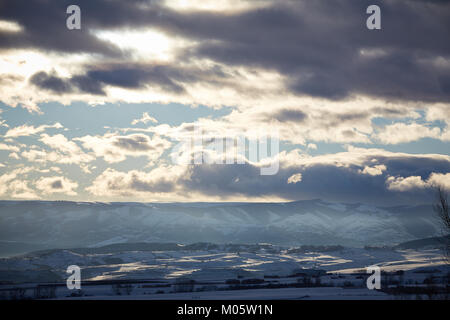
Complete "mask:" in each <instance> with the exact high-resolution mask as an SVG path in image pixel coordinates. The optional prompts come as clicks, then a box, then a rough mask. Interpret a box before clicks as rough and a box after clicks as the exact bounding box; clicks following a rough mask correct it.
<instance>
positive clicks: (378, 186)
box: [88, 148, 450, 205]
mask: <svg viewBox="0 0 450 320" xmlns="http://www.w3.org/2000/svg"><path fill="white" fill-rule="evenodd" d="M278 161H279V165H280V169H279V171H278V173H277V174H276V175H272V176H261V175H260V167H259V166H258V165H256V164H252V163H249V162H248V161H246V162H245V163H243V164H234V165H225V164H222V165H221V164H201V165H187V166H186V165H185V166H183V165H177V166H171V167H170V168H164V167H162V168H158V169H161V170H158V171H150V172H146V171H136V170H132V171H129V172H120V171H116V170H114V169H108V170H106V171H105V172H103V173H102V174H101V175H99V176H98V177H97V178H96V179H95V180H94V182H93V184H92V185H91V186H90V187H89V188H88V190H89V192H91V193H92V194H94V195H96V196H98V197H106V198H111V197H113V198H115V199H117V198H124V199H126V198H127V197H134V196H136V197H140V198H146V199H148V198H151V199H172V201H173V200H174V199H177V200H179V201H182V200H184V199H186V195H189V196H191V197H192V196H193V195H195V198H196V199H197V201H202V200H203V201H207V200H211V199H214V200H216V201H218V200H221V201H227V200H229V201H235V200H236V199H242V201H249V200H253V201H254V200H255V199H266V200H267V199H271V200H272V201H276V200H277V201H279V200H285V201H286V200H301V199H312V198H321V199H326V200H330V201H344V202H367V203H372V204H378V205H380V204H383V205H387V204H400V203H423V202H424V201H429V200H430V199H429V194H428V193H427V192H428V191H427V190H429V188H430V187H431V185H432V183H435V182H437V181H440V182H441V183H442V181H444V180H445V179H446V178H448V174H449V173H448V172H450V157H449V156H443V155H409V154H404V153H393V152H388V151H384V150H381V149H360V148H349V150H348V151H346V152H341V153H337V154H327V155H319V156H310V155H307V154H304V153H301V151H300V150H293V151H291V152H285V151H283V152H281V153H280V154H279V156H278ZM414 173H416V175H414ZM404 176H407V177H409V176H412V177H414V178H410V179H407V180H405V181H404V179H403V178H394V177H404ZM415 176H417V177H419V178H420V177H429V179H428V182H427V185H426V186H425V185H424V186H423V187H421V188H412V187H410V186H416V185H420V180H419V178H415ZM299 182H301V183H299ZM428 183H429V185H428ZM400 191H402V192H401V193H402V194H403V193H404V192H403V191H405V192H407V195H405V197H401V196H400V195H399V192H400ZM269 201H270V200H269Z"/></svg>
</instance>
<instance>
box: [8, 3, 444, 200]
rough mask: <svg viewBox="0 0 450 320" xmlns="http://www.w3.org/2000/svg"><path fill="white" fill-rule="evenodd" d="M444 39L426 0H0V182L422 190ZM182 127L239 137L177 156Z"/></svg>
mask: <svg viewBox="0 0 450 320" xmlns="http://www.w3.org/2000/svg"><path fill="white" fill-rule="evenodd" d="M73 4H75V5H78V6H79V8H80V10H81V29H79V30H77V29H73V30H70V29H68V28H67V26H66V20H67V18H68V17H69V15H70V14H67V13H66V9H67V7H68V6H69V5H73ZM373 4H375V5H378V6H379V7H380V10H381V29H380V30H369V29H368V28H367V27H366V20H367V18H368V17H369V15H368V14H367V13H366V9H367V7H368V6H369V5H373ZM449 39H450V3H449V2H448V1H437V0H436V1H424V0H384V1H363V0H361V1H354V0H336V1H325V0H316V1H306V0H304V1H301V0H299V1H281V0H279V1H267V0H252V1H237V0H214V1H213V0H202V1H200V0H192V1H187V0H165V1H163V0H161V1H146V0H132V1H126V2H125V1H118V0H95V1H92V0H85V1H79V0H70V1H65V0H64V1H63V0H60V1H56V0H55V1H39V0H0V199H2V200H72V201H144V202H154V201H155V202H156V201H162V202H172V201H182V202H185V201H187V202H191V201H192V202H197V201H249V202H279V201H294V200H305V199H318V198H320V199H323V200H327V201H339V202H347V203H350V202H351V203H354V202H362V203H369V204H375V205H380V206H382V205H397V204H398V205H400V204H414V203H428V202H429V201H430V199H431V197H432V195H433V192H434V190H435V188H436V187H437V186H440V187H442V188H444V189H447V190H450V41H449ZM195 128H201V132H202V133H203V134H205V135H206V136H207V137H208V139H215V140H214V141H219V140H220V141H226V140H223V139H224V138H228V139H234V138H235V137H240V136H244V137H248V139H249V140H248V141H247V145H246V146H247V147H248V148H247V149H245V150H246V151H247V153H244V154H243V155H242V158H241V159H240V160H241V161H240V162H239V163H232V164H221V163H210V162H207V163H194V162H188V163H179V162H176V161H174V160H173V155H174V154H175V153H176V152H177V151H176V150H177V149H176V147H177V146H179V145H180V142H181V141H188V140H189V139H192V138H193V137H196V134H198V131H196V129H195ZM274 133H276V134H277V137H278V139H279V150H278V152H275V153H272V154H270V155H269V156H268V157H266V158H265V159H259V160H261V161H254V159H251V158H250V156H249V153H248V151H249V148H250V147H249V145H250V144H249V143H250V142H249V141H250V140H251V139H254V140H255V139H256V140H258V139H259V137H260V136H264V135H266V134H267V135H270V134H274ZM208 141H209V140H208ZM211 141H212V140H211ZM233 146H234V145H233ZM196 148H200V152H204V155H205V157H206V156H207V157H209V159H215V160H217V159H223V158H224V157H226V156H227V154H230V153H231V154H236V153H237V151H236V148H237V145H236V146H234V148H230V149H227V148H225V149H223V148H222V149H220V150H219V149H214V150H211V148H209V149H208V142H205V144H202V145H201V146H198V145H197V146H196ZM182 151H183V152H184V153H183V154H184V156H185V157H187V159H194V158H195V154H196V153H195V152H199V149H195V148H193V149H186V150H184V149H183V150H182ZM271 163H276V164H277V171H276V173H275V174H271V175H262V174H261V168H262V167H264V166H267V165H270V164H271Z"/></svg>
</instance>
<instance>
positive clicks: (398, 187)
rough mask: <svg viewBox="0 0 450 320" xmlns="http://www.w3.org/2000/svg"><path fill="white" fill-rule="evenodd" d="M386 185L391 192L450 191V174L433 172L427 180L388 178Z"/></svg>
mask: <svg viewBox="0 0 450 320" xmlns="http://www.w3.org/2000/svg"><path fill="white" fill-rule="evenodd" d="M386 184H387V186H388V189H389V190H395V191H401V192H403V191H411V190H414V189H425V188H435V187H438V186H439V187H441V188H444V189H447V190H450V173H436V172H432V173H431V174H430V176H429V177H428V179H427V180H422V177H421V176H409V177H406V178H404V177H388V178H387V179H386Z"/></svg>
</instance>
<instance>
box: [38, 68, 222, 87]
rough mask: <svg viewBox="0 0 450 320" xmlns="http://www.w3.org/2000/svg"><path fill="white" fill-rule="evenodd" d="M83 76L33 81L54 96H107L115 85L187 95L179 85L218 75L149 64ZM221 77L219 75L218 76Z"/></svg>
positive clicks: (44, 77)
mask: <svg viewBox="0 0 450 320" xmlns="http://www.w3.org/2000/svg"><path fill="white" fill-rule="evenodd" d="M87 68H88V71H87V72H86V74H83V75H76V76H73V77H71V78H61V77H59V76H58V75H56V74H47V73H45V72H43V71H41V72H38V73H36V74H34V75H33V76H32V77H31V78H30V82H31V83H32V84H34V85H36V86H38V87H39V88H41V89H46V90H50V91H53V92H55V93H61V94H64V93H70V92H73V91H74V90H75V89H78V90H79V91H81V92H86V93H91V94H97V95H104V94H105V92H104V91H103V88H104V86H105V85H110V86H116V87H121V88H127V89H140V88H144V87H147V86H150V87H153V86H156V87H159V88H161V89H163V90H166V91H169V92H172V93H182V92H184V87H183V86H182V85H180V84H179V83H180V82H191V83H193V82H198V81H206V80H205V79H203V80H202V79H201V77H203V76H205V75H206V74H210V76H214V77H215V76H216V75H217V73H216V72H213V73H211V72H205V73H203V72H201V71H198V70H194V69H189V70H184V69H181V68H180V69H177V68H173V67H171V66H149V65H134V64H126V63H125V64H120V65H105V66H101V68H95V67H93V68H94V69H90V70H89V68H90V67H87ZM219 76H220V75H219Z"/></svg>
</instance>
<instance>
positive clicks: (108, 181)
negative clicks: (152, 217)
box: [86, 167, 179, 200]
mask: <svg viewBox="0 0 450 320" xmlns="http://www.w3.org/2000/svg"><path fill="white" fill-rule="evenodd" d="M178 178H179V177H178V176H177V170H176V168H175V169H173V168H166V167H159V168H157V169H154V170H152V171H150V172H143V171H138V170H131V171H129V172H120V171H116V170H114V169H111V168H108V169H106V170H105V171H104V172H103V173H102V174H100V175H99V176H98V177H97V178H96V179H95V180H94V181H93V183H92V185H91V186H90V187H88V188H86V190H87V191H89V192H90V193H92V194H93V195H96V196H102V197H105V196H108V197H111V196H112V197H130V196H131V197H147V199H148V200H150V199H149V198H148V197H151V196H152V195H153V196H156V195H158V194H161V193H171V192H174V191H175V190H176V189H177V184H176V182H177V179H178ZM171 196H172V194H171Z"/></svg>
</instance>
